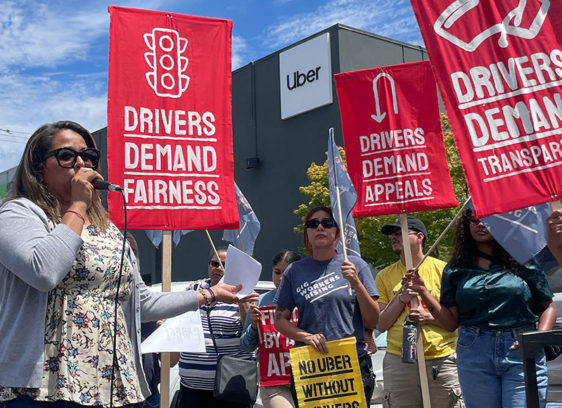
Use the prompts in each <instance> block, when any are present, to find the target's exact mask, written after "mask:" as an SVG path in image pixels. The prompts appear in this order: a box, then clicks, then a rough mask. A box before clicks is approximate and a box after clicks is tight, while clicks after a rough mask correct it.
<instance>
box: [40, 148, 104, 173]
mask: <svg viewBox="0 0 562 408" xmlns="http://www.w3.org/2000/svg"><path fill="white" fill-rule="evenodd" d="M51 156H55V158H56V159H57V163H58V164H59V166H61V167H64V168H66V169H70V168H72V167H74V165H75V164H76V158H77V157H78V156H80V157H81V158H82V160H84V164H85V166H86V167H91V168H97V167H98V163H99V162H100V156H101V154H100V151H99V150H97V149H94V148H93V147H87V148H85V149H82V150H80V151H79V152H77V151H76V150H73V149H71V148H70V147H61V148H60V149H55V150H51V151H50V152H48V153H47V154H46V155H45V157H44V158H43V160H47V159H48V158H49V157H51Z"/></svg>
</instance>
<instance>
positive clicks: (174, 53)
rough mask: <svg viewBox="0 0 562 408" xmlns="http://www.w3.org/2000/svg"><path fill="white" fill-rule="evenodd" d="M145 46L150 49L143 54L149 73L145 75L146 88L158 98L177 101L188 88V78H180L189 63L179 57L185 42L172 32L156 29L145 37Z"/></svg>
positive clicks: (185, 40) (175, 32)
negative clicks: (164, 97) (163, 97)
mask: <svg viewBox="0 0 562 408" xmlns="http://www.w3.org/2000/svg"><path fill="white" fill-rule="evenodd" d="M144 42H145V43H146V45H147V46H148V48H149V49H150V52H146V53H145V54H144V59H145V60H146V62H147V64H148V66H149V67H150V69H151V71H150V72H147V73H146V80H147V82H148V84H149V85H150V87H151V88H152V89H153V90H154V92H155V93H156V95H158V96H167V97H170V98H179V97H180V96H181V95H182V93H183V92H184V91H185V90H186V89H187V86H188V84H189V77H188V76H187V75H184V74H183V73H184V72H185V70H186V69H187V64H188V60H187V58H186V57H182V54H183V53H184V51H185V49H186V47H187V39H186V38H182V37H180V35H179V33H178V32H177V31H175V30H170V29H167V28H155V29H153V30H152V33H146V34H145V35H144Z"/></svg>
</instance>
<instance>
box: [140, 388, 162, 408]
mask: <svg viewBox="0 0 562 408" xmlns="http://www.w3.org/2000/svg"><path fill="white" fill-rule="evenodd" d="M142 408H160V393H159V392H158V391H156V392H155V393H154V394H152V395H151V396H150V397H148V398H147V399H146V401H144V403H143V405H142Z"/></svg>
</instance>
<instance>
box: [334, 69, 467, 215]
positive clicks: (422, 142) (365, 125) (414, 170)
mask: <svg viewBox="0 0 562 408" xmlns="http://www.w3.org/2000/svg"><path fill="white" fill-rule="evenodd" d="M335 79H336V89H337V92H338V99H339V104H340V112H341V119H342V126H343V136H344V142H345V153H346V156H347V166H348V171H349V176H350V177H351V181H352V182H353V185H354V186H355V190H356V191H357V196H358V199H357V204H356V205H355V208H354V210H353V215H354V216H355V217H367V216H373V215H384V214H398V213H409V212H415V211H428V210H436V209H440V208H449V207H456V206H457V205H458V204H457V201H456V199H455V195H454V192H453V186H452V183H451V177H450V175H449V168H448V165H447V158H446V155H445V147H444V145H443V134H442V132H441V121H440V118H439V108H438V104H437V89H436V87H435V80H434V79H433V74H432V73H431V68H430V66H429V63H428V62H427V61H422V62H413V63H409V64H401V65H392V66H387V67H381V68H371V69H364V70H360V71H353V72H344V73H341V74H336V75H335Z"/></svg>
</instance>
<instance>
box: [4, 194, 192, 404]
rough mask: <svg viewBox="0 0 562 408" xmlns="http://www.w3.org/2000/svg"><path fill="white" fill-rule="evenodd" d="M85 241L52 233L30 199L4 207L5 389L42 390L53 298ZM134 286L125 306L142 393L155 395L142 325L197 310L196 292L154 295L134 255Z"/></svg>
mask: <svg viewBox="0 0 562 408" xmlns="http://www.w3.org/2000/svg"><path fill="white" fill-rule="evenodd" d="M81 245H82V239H81V238H80V237H79V236H78V235H76V234H75V233H74V232H73V231H72V230H71V229H70V228H68V227H67V226H66V225H64V224H59V225H57V226H56V227H55V228H54V229H53V230H52V231H50V230H49V225H48V223H47V216H46V215H45V212H44V211H43V210H41V208H39V207H38V206H37V205H36V204H34V203H32V202H31V201H30V200H27V199H25V198H19V199H16V200H10V201H7V202H6V203H4V204H3V205H2V206H1V207H0V385H3V386H6V387H31V388H38V387H39V386H40V385H41V377H42V375H43V364H44V361H43V360H44V359H43V350H44V333H45V315H46V313H47V299H48V292H49V291H50V290H51V289H53V288H55V287H56V286H57V285H58V284H59V282H61V281H62V279H63V278H64V277H65V276H66V274H67V273H68V272H69V271H70V268H71V266H72V263H73V262H74V259H75V258H76V254H77V252H78V250H79V249H80V247H81ZM131 258H132V259H131V262H132V264H133V266H134V270H135V280H134V285H133V291H132V295H131V297H130V299H129V301H127V302H125V303H124V304H123V310H124V313H125V318H126V320H127V328H128V330H129V335H130V336H131V344H132V345H133V350H134V353H135V366H136V367H137V368H138V370H137V371H138V376H139V380H140V384H141V388H142V393H143V395H144V396H145V398H147V397H148V396H149V395H150V391H149V389H148V385H147V382H146V379H145V378H144V373H143V370H142V358H141V354H140V343H141V331H140V326H141V317H142V321H153V320H158V319H163V318H168V317H173V316H176V315H178V314H181V313H184V312H186V311H189V310H197V309H198V308H199V302H198V300H197V295H196V293H195V292H193V291H187V292H174V293H154V292H150V291H149V290H148V288H147V287H146V285H145V284H144V282H143V281H142V279H141V277H140V273H139V269H138V263H137V261H136V259H134V256H132V254H131Z"/></svg>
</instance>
